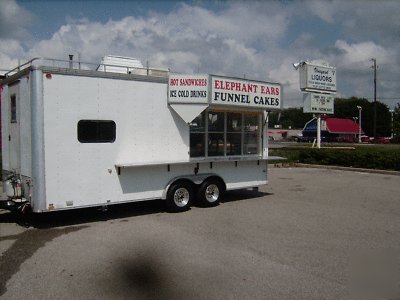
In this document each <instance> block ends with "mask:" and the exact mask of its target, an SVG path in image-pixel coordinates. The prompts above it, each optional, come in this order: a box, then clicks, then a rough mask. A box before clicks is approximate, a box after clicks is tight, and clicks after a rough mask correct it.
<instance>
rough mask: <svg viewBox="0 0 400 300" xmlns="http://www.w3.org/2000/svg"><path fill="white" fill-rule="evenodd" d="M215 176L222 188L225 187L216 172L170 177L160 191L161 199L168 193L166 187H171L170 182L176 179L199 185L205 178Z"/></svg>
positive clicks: (172, 182)
mask: <svg viewBox="0 0 400 300" xmlns="http://www.w3.org/2000/svg"><path fill="white" fill-rule="evenodd" d="M211 177H213V178H217V179H218V180H220V181H221V182H222V183H223V185H224V188H226V185H225V182H224V181H223V180H222V178H221V177H220V176H218V175H217V174H214V173H206V174H196V175H182V176H177V177H174V178H172V179H171V180H170V181H169V182H168V183H167V185H166V186H165V188H164V190H163V193H162V197H161V199H162V200H166V199H167V193H168V189H169V188H170V187H171V185H172V184H174V183H175V182H177V181H180V180H183V181H188V182H190V183H191V184H193V185H200V184H202V183H203V182H204V181H205V180H206V179H209V178H211Z"/></svg>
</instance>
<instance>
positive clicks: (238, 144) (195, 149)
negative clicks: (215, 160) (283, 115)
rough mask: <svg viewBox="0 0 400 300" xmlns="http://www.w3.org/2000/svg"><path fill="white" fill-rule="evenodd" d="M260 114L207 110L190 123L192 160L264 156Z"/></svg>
mask: <svg viewBox="0 0 400 300" xmlns="http://www.w3.org/2000/svg"><path fill="white" fill-rule="evenodd" d="M261 117H262V113H261V112H245V113H242V112H228V111H212V110H206V111H204V112H203V113H201V114H200V115H199V116H198V117H197V118H196V119H194V120H193V121H192V122H191V124H190V157H224V156H240V155H242V156H248V155H261V127H262V126H261V124H262V123H261Z"/></svg>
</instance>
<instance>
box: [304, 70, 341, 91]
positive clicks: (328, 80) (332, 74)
mask: <svg viewBox="0 0 400 300" xmlns="http://www.w3.org/2000/svg"><path fill="white" fill-rule="evenodd" d="M299 75H300V89H301V90H302V91H322V92H327V93H328V92H330V93H335V92H336V68H334V67H330V66H322V65H317V64H312V63H308V62H305V63H304V64H303V65H302V66H301V67H300V72H299Z"/></svg>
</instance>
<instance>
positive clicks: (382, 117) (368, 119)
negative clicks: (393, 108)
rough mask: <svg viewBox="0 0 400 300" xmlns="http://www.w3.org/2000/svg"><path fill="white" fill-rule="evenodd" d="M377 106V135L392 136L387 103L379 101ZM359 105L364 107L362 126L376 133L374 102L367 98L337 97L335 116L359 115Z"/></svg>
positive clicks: (371, 132)
mask: <svg viewBox="0 0 400 300" xmlns="http://www.w3.org/2000/svg"><path fill="white" fill-rule="evenodd" d="M376 104H377V107H376V134H377V136H390V132H391V114H390V111H389V108H388V106H387V105H386V104H384V103H382V102H379V101H377V103H376ZM357 106H361V107H362V117H361V118H362V120H361V127H362V129H363V130H364V132H365V133H366V134H367V135H369V136H373V135H374V103H373V102H369V101H368V100H367V99H365V98H356V97H351V98H350V99H343V98H336V99H335V117H337V118H347V119H352V118H353V117H358V109H357Z"/></svg>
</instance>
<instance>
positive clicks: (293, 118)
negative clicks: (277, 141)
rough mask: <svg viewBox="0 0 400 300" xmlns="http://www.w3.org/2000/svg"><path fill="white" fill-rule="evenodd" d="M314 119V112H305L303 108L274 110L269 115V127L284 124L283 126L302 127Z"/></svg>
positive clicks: (286, 127)
mask: <svg viewBox="0 0 400 300" xmlns="http://www.w3.org/2000/svg"><path fill="white" fill-rule="evenodd" d="M311 119H312V114H308V113H307V114H305V113H303V108H299V107H293V108H286V109H283V110H282V111H281V112H272V113H270V117H269V127H270V128H273V127H274V126H275V125H282V128H285V129H288V128H289V127H290V128H292V129H300V128H303V127H304V125H305V124H306V122H308V121H310V120H311Z"/></svg>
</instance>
